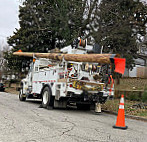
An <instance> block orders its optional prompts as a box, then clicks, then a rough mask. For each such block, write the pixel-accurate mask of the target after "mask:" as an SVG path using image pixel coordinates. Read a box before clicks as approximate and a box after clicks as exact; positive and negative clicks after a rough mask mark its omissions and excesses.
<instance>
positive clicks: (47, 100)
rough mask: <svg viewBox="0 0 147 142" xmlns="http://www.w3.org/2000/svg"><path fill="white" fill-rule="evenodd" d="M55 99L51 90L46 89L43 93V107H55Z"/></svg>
mask: <svg viewBox="0 0 147 142" xmlns="http://www.w3.org/2000/svg"><path fill="white" fill-rule="evenodd" d="M53 105H54V98H53V96H52V93H51V89H50V88H49V87H45V88H44V89H43V91H42V107H43V108H49V107H53Z"/></svg>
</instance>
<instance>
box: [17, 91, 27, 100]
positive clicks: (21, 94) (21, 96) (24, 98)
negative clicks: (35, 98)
mask: <svg viewBox="0 0 147 142" xmlns="http://www.w3.org/2000/svg"><path fill="white" fill-rule="evenodd" d="M19 100H20V101H25V100H26V97H24V94H23V89H20V91H19Z"/></svg>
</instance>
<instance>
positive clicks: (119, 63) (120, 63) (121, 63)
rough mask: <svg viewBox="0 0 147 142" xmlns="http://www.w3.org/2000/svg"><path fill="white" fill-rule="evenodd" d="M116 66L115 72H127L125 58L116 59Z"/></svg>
mask: <svg viewBox="0 0 147 142" xmlns="http://www.w3.org/2000/svg"><path fill="white" fill-rule="evenodd" d="M114 64H115V70H114V71H115V72H118V73H121V74H124V72H125V65H126V59H125V58H114Z"/></svg>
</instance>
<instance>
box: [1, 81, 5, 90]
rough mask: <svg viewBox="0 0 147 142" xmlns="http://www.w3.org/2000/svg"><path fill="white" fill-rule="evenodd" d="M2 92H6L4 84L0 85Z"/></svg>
mask: <svg viewBox="0 0 147 142" xmlns="http://www.w3.org/2000/svg"><path fill="white" fill-rule="evenodd" d="M0 91H5V86H4V84H3V83H0Z"/></svg>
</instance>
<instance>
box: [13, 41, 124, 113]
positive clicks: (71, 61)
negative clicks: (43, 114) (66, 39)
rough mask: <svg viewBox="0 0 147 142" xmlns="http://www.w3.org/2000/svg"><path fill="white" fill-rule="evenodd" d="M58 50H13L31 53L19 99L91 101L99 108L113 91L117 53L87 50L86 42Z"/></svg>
mask: <svg viewBox="0 0 147 142" xmlns="http://www.w3.org/2000/svg"><path fill="white" fill-rule="evenodd" d="M82 42H83V41H82ZM61 51H62V54H61V53H28V52H15V53H14V55H18V56H29V57H33V62H32V63H31V64H30V70H29V72H28V74H27V76H26V78H24V79H22V81H21V88H20V93H19V99H20V101H25V100H26V98H35V99H42V105H41V106H42V107H43V108H66V107H67V106H76V107H77V108H78V109H90V106H92V105H93V106H95V111H96V112H101V104H102V103H105V101H106V100H107V99H108V98H109V97H112V96H113V95H114V81H113V78H112V76H111V75H110V73H111V69H110V66H111V64H113V63H115V62H114V61H115V57H117V55H116V54H87V52H88V46H83V47H82V46H80V44H78V47H71V46H68V47H66V48H64V49H62V50H61ZM118 59H122V58H118ZM117 66H118V64H117ZM115 68H116V66H115ZM117 70H118V69H117ZM108 84H110V85H108Z"/></svg>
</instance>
